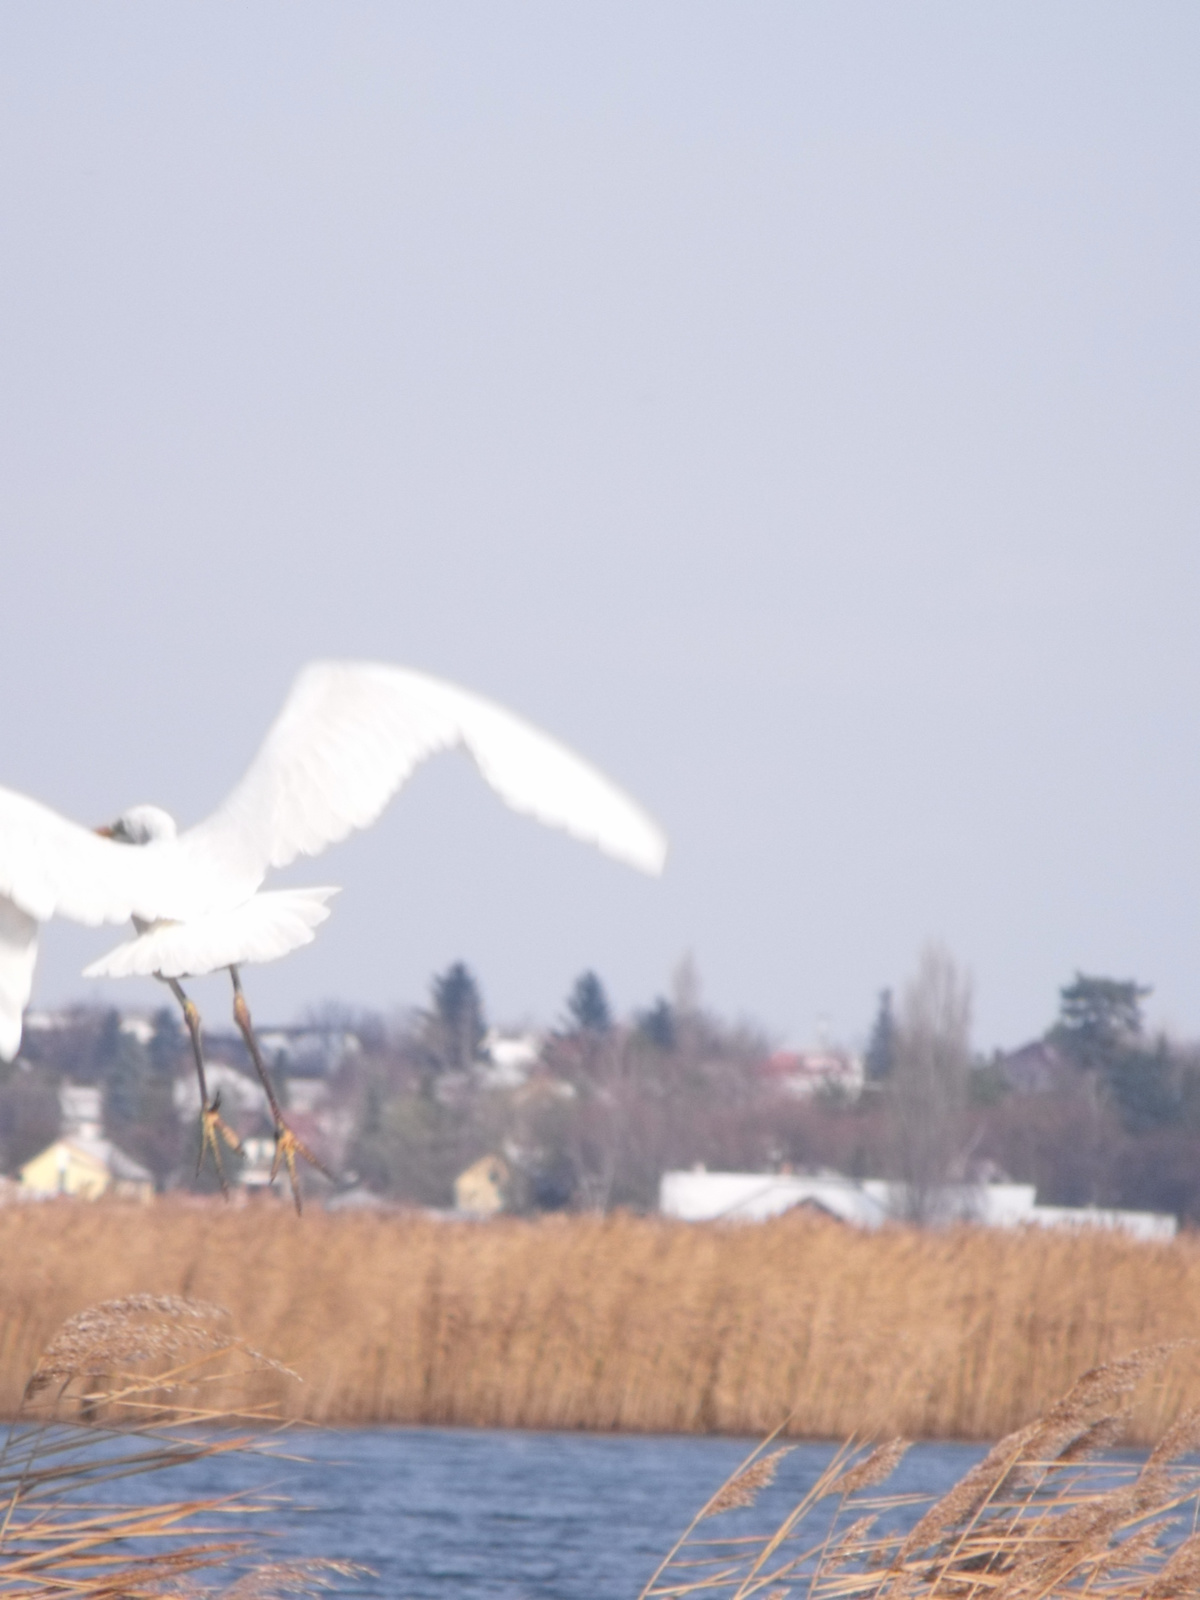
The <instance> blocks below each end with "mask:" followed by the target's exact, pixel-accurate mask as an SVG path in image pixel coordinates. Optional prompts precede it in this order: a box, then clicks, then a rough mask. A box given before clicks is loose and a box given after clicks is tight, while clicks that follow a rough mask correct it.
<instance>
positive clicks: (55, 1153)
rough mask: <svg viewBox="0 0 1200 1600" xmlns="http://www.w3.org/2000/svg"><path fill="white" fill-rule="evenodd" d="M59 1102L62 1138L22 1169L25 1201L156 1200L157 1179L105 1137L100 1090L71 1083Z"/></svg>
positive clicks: (20, 1189)
mask: <svg viewBox="0 0 1200 1600" xmlns="http://www.w3.org/2000/svg"><path fill="white" fill-rule="evenodd" d="M58 1103H59V1107H60V1110H61V1112H62V1133H61V1134H60V1135H59V1137H58V1138H57V1139H56V1140H55V1141H54V1143H53V1144H51V1145H47V1146H46V1148H45V1149H44V1150H42V1151H39V1152H38V1154H37V1155H36V1156H34V1157H33V1158H32V1160H30V1161H27V1162H26V1163H25V1165H24V1166H23V1167H22V1168H21V1171H20V1173H19V1175H18V1194H19V1197H20V1198H21V1199H22V1200H44V1199H48V1198H49V1197H50V1196H51V1195H59V1194H69V1195H75V1196H76V1197H77V1198H78V1199H80V1200H96V1199H98V1198H99V1197H100V1195H102V1194H112V1195H118V1196H119V1197H120V1198H122V1199H127V1200H151V1199H153V1198H154V1177H153V1174H152V1173H151V1172H149V1171H148V1170H147V1168H145V1167H144V1166H142V1164H141V1162H140V1161H135V1160H134V1159H133V1157H132V1156H127V1155H126V1154H125V1152H124V1151H123V1150H118V1149H117V1147H116V1145H115V1144H113V1142H112V1140H111V1139H106V1138H104V1136H103V1134H102V1133H101V1096H100V1090H99V1089H95V1088H91V1087H89V1086H88V1085H86V1084H77V1083H65V1084H63V1086H62V1088H61V1089H60V1090H59V1091H58Z"/></svg>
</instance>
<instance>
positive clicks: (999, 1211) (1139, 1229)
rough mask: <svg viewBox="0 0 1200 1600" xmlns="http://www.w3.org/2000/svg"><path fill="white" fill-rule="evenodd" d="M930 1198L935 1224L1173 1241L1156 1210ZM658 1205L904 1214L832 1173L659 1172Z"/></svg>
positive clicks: (1008, 1187)
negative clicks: (1102, 1232)
mask: <svg viewBox="0 0 1200 1600" xmlns="http://www.w3.org/2000/svg"><path fill="white" fill-rule="evenodd" d="M938 1199H939V1206H938V1210H939V1214H940V1220H942V1221H944V1222H975V1223H979V1224H980V1225H981V1226H983V1227H986V1228H1016V1227H1021V1226H1023V1225H1029V1226H1033V1227H1041V1228H1109V1229H1113V1230H1115V1231H1117V1232H1121V1233H1127V1234H1131V1235H1132V1236H1133V1237H1134V1238H1136V1239H1147V1240H1162V1239H1173V1238H1174V1237H1175V1233H1176V1229H1177V1223H1176V1220H1175V1218H1174V1217H1173V1216H1168V1215H1166V1214H1164V1213H1162V1212H1157V1211H1117V1210H1109V1209H1101V1208H1099V1207H1093V1206H1040V1205H1038V1204H1037V1190H1036V1189H1035V1188H1034V1186H1033V1184H1031V1183H983V1184H965V1183H964V1184H947V1185H946V1187H945V1188H944V1189H942V1190H941V1191H940V1194H939V1196H938ZM658 1203H659V1210H660V1211H661V1212H662V1214H663V1215H664V1216H667V1217H676V1218H678V1219H679V1220H680V1221H682V1222H763V1221H765V1220H766V1219H767V1218H768V1217H777V1216H780V1215H782V1213H783V1212H785V1211H791V1210H793V1209H794V1208H795V1207H796V1206H808V1207H812V1208H814V1209H816V1210H820V1211H824V1212H826V1213H827V1214H828V1215H829V1216H831V1217H836V1218H838V1220H839V1221H841V1222H848V1223H851V1224H852V1225H853V1226H855V1227H858V1228H880V1227H882V1226H883V1225H884V1223H885V1222H894V1221H898V1220H901V1219H902V1218H903V1217H904V1215H905V1212H906V1206H905V1185H904V1184H902V1183H895V1182H892V1181H890V1180H889V1179H887V1178H862V1179H856V1178H847V1177H845V1176H844V1175H843V1174H841V1173H838V1172H823V1173H817V1174H815V1175H813V1176H805V1175H802V1174H799V1173H785V1172H778V1173H773V1172H706V1171H705V1170H704V1169H703V1168H696V1169H693V1170H692V1171H691V1172H664V1173H663V1176H662V1180H661V1182H660V1184H659V1202H658Z"/></svg>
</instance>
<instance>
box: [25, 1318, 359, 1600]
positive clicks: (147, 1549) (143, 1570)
mask: <svg viewBox="0 0 1200 1600" xmlns="http://www.w3.org/2000/svg"><path fill="white" fill-rule="evenodd" d="M261 1371H270V1372H272V1373H274V1374H276V1375H277V1376H287V1374H286V1371H285V1369H283V1368H281V1367H280V1366H279V1363H278V1362H275V1361H272V1360H270V1359H269V1358H268V1357H266V1356H264V1355H262V1354H260V1353H259V1352H258V1351H256V1350H254V1349H252V1348H251V1347H250V1346H249V1345H247V1344H246V1343H245V1342H244V1341H243V1340H241V1339H239V1338H237V1337H235V1336H234V1335H233V1334H232V1332H231V1331H230V1329H229V1319H228V1317H227V1315H226V1313H225V1312H224V1311H222V1310H221V1309H220V1308H219V1307H216V1306H212V1305H208V1304H205V1303H203V1302H196V1301H184V1300H181V1299H179V1298H177V1297H173V1296H162V1295H157V1296H156V1295H131V1296H128V1297H126V1298H125V1299H122V1300H114V1301H109V1302H107V1303H106V1304H103V1305H99V1306H95V1307H92V1308H91V1309H89V1310H87V1311H84V1312H82V1313H80V1314H79V1315H78V1316H75V1317H72V1318H70V1319H69V1320H68V1322H67V1323H66V1324H65V1326H64V1327H63V1328H61V1329H60V1331H59V1333H58V1335H57V1336H56V1337H55V1338H54V1340H53V1341H52V1342H51V1343H50V1345H49V1346H48V1348H47V1349H46V1350H45V1352H44V1353H43V1354H42V1356H41V1358H40V1360H39V1361H38V1363H37V1366H36V1367H35V1369H34V1371H33V1374H32V1376H31V1377H30V1378H29V1380H28V1382H27V1383H26V1385H25V1390H24V1394H23V1397H22V1404H21V1407H20V1410H19V1414H18V1417H17V1419H16V1422H15V1423H14V1425H13V1426H12V1427H10V1428H9V1429H8V1430H7V1433H6V1437H5V1440H4V1443H3V1445H2V1446H0V1594H4V1595H13V1596H20V1597H23V1600H57V1597H61V1596H64V1595H69V1596H75V1597H78V1600H118V1597H122V1600H141V1597H145V1600H152V1597H158V1600H168V1597H178V1600H217V1597H224V1600H276V1597H279V1600H282V1597H283V1596H285V1595H297V1596H304V1595H309V1596H315V1595H317V1594H319V1593H320V1592H321V1591H323V1590H326V1589H329V1588H331V1587H333V1586H334V1585H335V1584H336V1583H337V1582H338V1581H339V1580H340V1579H342V1578H349V1577H353V1576H356V1575H357V1573H358V1572H359V1571H360V1570H361V1569H358V1568H354V1567H351V1566H349V1565H347V1564H345V1563H337V1562H329V1561H264V1560H262V1559H261V1558H258V1559H256V1555H257V1548H256V1542H255V1540H254V1539H253V1538H251V1537H248V1536H247V1534H246V1533H245V1531H244V1529H245V1526H246V1521H247V1517H252V1516H253V1515H254V1514H255V1513H261V1512H264V1511H266V1510H268V1509H269V1508H268V1507H267V1506H266V1505H262V1504H256V1503H254V1502H252V1501H249V1500H247V1499H245V1498H244V1497H238V1496H224V1497H219V1498H211V1497H210V1498H205V1499H182V1500H181V1499H164V1498H163V1496H162V1489H161V1485H160V1478H161V1474H162V1473H164V1472H167V1471H169V1470H170V1469H171V1468H173V1467H180V1466H185V1465H188V1464H191V1463H194V1462H197V1461H203V1460H206V1459H210V1458H212V1457H216V1456H225V1455H229V1454H231V1453H234V1452H238V1451H248V1450H253V1451H260V1450H262V1449H263V1448H264V1447H265V1446H267V1445H269V1440H270V1434H269V1432H268V1433H267V1434H265V1435H264V1432H263V1429H264V1428H265V1427H267V1426H268V1425H269V1424H270V1422H271V1421H272V1419H271V1418H270V1416H269V1414H264V1412H263V1410H262V1408H261V1407H260V1406H257V1405H254V1404H250V1405H248V1406H246V1407H244V1408H240V1409H237V1410H233V1409H230V1407H229V1406H228V1405H227V1404H222V1403H220V1402H215V1401H214V1399H213V1395H214V1393H215V1391H216V1390H217V1389H221V1390H223V1391H225V1392H229V1391H230V1390H232V1389H236V1388H237V1387H238V1385H239V1384H240V1383H242V1382H243V1381H244V1380H245V1379H247V1378H249V1377H251V1376H252V1375H254V1374H255V1373H257V1372H261ZM247 1427H251V1428H253V1429H254V1432H249V1433H248V1432H246V1431H244V1430H245V1429H246V1428H247ZM235 1428H237V1429H240V1430H242V1431H233V1430H234V1429H235ZM130 1478H138V1479H143V1480H145V1481H146V1495H145V1498H144V1499H138V1500H135V1501H132V1502H131V1501H130V1500H129V1499H128V1498H127V1497H126V1498H119V1499H116V1500H115V1501H114V1500H113V1499H112V1498H111V1496H112V1494H113V1486H114V1485H115V1484H116V1483H117V1482H119V1481H122V1480H127V1479H130ZM235 1530H236V1531H235Z"/></svg>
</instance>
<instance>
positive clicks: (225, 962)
mask: <svg viewBox="0 0 1200 1600" xmlns="http://www.w3.org/2000/svg"><path fill="white" fill-rule="evenodd" d="M337 893H338V890H337V889H273V890H265V891H263V892H262V893H261V894H256V895H254V896H253V898H252V899H250V900H247V901H246V902H245V903H244V904H243V905H240V906H234V907H233V909H232V910H229V911H208V912H205V914H204V915H203V916H199V917H194V918H193V919H192V920H191V921H190V922H155V923H152V924H151V925H150V927H148V928H147V929H146V931H145V932H144V933H140V934H138V935H137V937H136V938H134V939H126V940H125V942H124V943H123V944H119V945H117V946H116V948H115V949H112V950H110V951H109V952H108V953H107V955H103V956H101V957H100V959H99V960H98V961H93V962H92V964H91V966H89V967H85V968H84V971H83V975H84V977H85V978H153V977H157V976H158V975H159V974H160V973H161V975H162V976H163V977H164V978H202V977H203V976H204V974H205V973H206V972H217V971H219V970H220V969H221V968H222V967H231V966H240V965H242V964H243V963H244V962H250V961H277V960H278V959H279V957H280V956H286V955H288V954H289V953H290V952H291V951H292V950H298V949H299V948H300V946H301V945H305V944H311V943H312V940H313V936H314V933H315V930H316V929H317V928H318V927H320V925H321V923H322V922H324V921H325V918H326V917H327V916H328V915H329V907H328V905H327V904H326V901H328V900H330V899H332V898H333V896H334V895H335V894H337Z"/></svg>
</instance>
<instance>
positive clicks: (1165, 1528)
mask: <svg viewBox="0 0 1200 1600" xmlns="http://www.w3.org/2000/svg"><path fill="white" fill-rule="evenodd" d="M1174 1353H1176V1352H1175V1351H1173V1349H1172V1347H1171V1346H1170V1345H1162V1346H1158V1347H1157V1348H1151V1349H1146V1350H1139V1351H1135V1352H1133V1353H1132V1354H1131V1355H1128V1356H1125V1357H1122V1358H1120V1359H1118V1360H1116V1361H1113V1362H1110V1363H1107V1364H1105V1365H1104V1366H1101V1367H1098V1368H1095V1369H1093V1370H1092V1371H1091V1372H1088V1373H1085V1374H1084V1376H1083V1377H1082V1378H1080V1379H1079V1381H1078V1382H1077V1383H1076V1384H1074V1385H1073V1387H1072V1388H1071V1390H1070V1391H1069V1392H1068V1393H1067V1394H1066V1395H1065V1396H1064V1397H1063V1398H1062V1399H1061V1400H1059V1401H1058V1402H1057V1403H1056V1404H1054V1405H1052V1406H1050V1407H1049V1408H1048V1409H1047V1410H1046V1411H1045V1412H1044V1414H1043V1415H1042V1416H1040V1417H1038V1418H1037V1419H1036V1420H1034V1421H1033V1422H1031V1423H1029V1424H1028V1425H1027V1426H1026V1427H1024V1428H1022V1429H1019V1430H1017V1431H1016V1432H1014V1433H1012V1434H1010V1435H1008V1436H1007V1437H1006V1438H1004V1439H1002V1440H1001V1441H1000V1442H999V1444H997V1445H996V1446H995V1447H994V1448H993V1449H992V1450H991V1451H990V1452H989V1453H988V1455H987V1456H986V1457H985V1459H984V1460H983V1461H981V1462H980V1463H979V1464H978V1465H977V1466H975V1467H973V1468H971V1470H970V1471H969V1472H967V1473H966V1474H965V1476H964V1477H963V1478H961V1479H960V1481H959V1482H958V1483H957V1484H955V1485H954V1487H953V1488H952V1489H950V1490H949V1492H948V1493H946V1494H945V1495H943V1496H942V1497H941V1499H939V1500H937V1501H936V1502H934V1503H932V1504H928V1503H926V1502H922V1501H921V1500H919V1499H917V1498H916V1497H914V1496H907V1497H906V1496H898V1495H891V1496H883V1495H880V1494H878V1493H877V1492H874V1491H876V1490H877V1489H878V1487H879V1486H880V1485H882V1484H883V1483H885V1482H886V1480H887V1479H888V1478H890V1477H891V1475H892V1474H893V1472H894V1471H895V1469H896V1467H897V1466H898V1465H899V1462H900V1461H901V1459H902V1457H903V1455H904V1451H905V1448H906V1446H905V1444H904V1442H903V1441H902V1440H899V1439H896V1440H893V1441H891V1442H890V1443H888V1444H883V1445H880V1446H877V1447H876V1448H875V1449H874V1450H862V1449H856V1448H855V1446H854V1444H853V1443H850V1444H848V1445H845V1446H843V1447H842V1449H840V1450H838V1451H837V1452H836V1453H835V1455H834V1457H833V1459H832V1460H831V1461H830V1463H829V1465H828V1466H827V1467H826V1468H825V1470H824V1471H823V1472H822V1473H821V1474H820V1476H819V1477H818V1479H817V1481H816V1482H815V1483H814V1484H813V1485H812V1486H811V1487H810V1488H809V1489H808V1490H807V1491H806V1492H805V1493H804V1494H803V1495H802V1496H801V1497H800V1499H799V1500H798V1501H797V1502H796V1503H795V1504H794V1505H792V1506H791V1508H790V1509H789V1510H788V1512H787V1514H786V1515H785V1516H784V1518H783V1520H782V1521H780V1522H778V1523H777V1524H776V1523H768V1525H767V1528H766V1530H765V1531H758V1530H757V1529H754V1528H752V1529H751V1530H750V1531H747V1530H746V1518H745V1517H743V1518H742V1519H741V1523H740V1525H739V1526H737V1528H736V1529H735V1530H731V1532H730V1533H729V1534H727V1535H724V1536H723V1535H722V1533H721V1532H720V1531H714V1530H713V1529H712V1527H711V1524H710V1519H711V1518H713V1517H716V1516H719V1515H721V1514H722V1513H728V1512H731V1511H737V1510H739V1509H741V1510H745V1509H746V1508H749V1507H752V1506H753V1505H754V1503H755V1501H756V1499H757V1498H758V1496H759V1494H760V1493H761V1491H762V1490H763V1489H764V1488H765V1487H766V1485H767V1484H768V1483H770V1482H771V1480H772V1479H773V1478H774V1476H775V1474H776V1472H777V1471H778V1470H779V1469H780V1468H781V1467H782V1466H783V1465H784V1462H785V1458H786V1456H787V1454H788V1451H787V1449H786V1448H782V1449H772V1448H771V1445H772V1443H773V1441H771V1440H768V1441H767V1443H766V1444H765V1445H763V1446H760V1447H759V1449H758V1450H756V1451H755V1452H754V1453H753V1454H752V1455H751V1456H750V1457H749V1458H748V1459H747V1460H746V1461H745V1462H743V1464H742V1466H741V1467H740V1468H739V1470H738V1471H737V1472H736V1473H735V1474H734V1475H733V1476H732V1477H731V1478H730V1479H729V1480H728V1481H727V1482H726V1483H725V1484H723V1485H722V1486H721V1488H720V1489H718V1491H717V1492H716V1494H714V1495H713V1496H712V1498H711V1499H710V1500H709V1501H708V1503H707V1504H706V1505H705V1506H703V1507H702V1508H701V1509H700V1511H699V1512H698V1513H697V1515H696V1516H695V1518H693V1520H692V1522H691V1524H690V1526H689V1527H688V1528H687V1529H686V1530H685V1532H684V1533H683V1535H682V1536H681V1537H680V1539H679V1540H678V1541H677V1542H676V1544H675V1545H674V1546H673V1547H672V1549H671V1550H670V1552H669V1553H668V1554H667V1556H666V1557H665V1558H664V1560H663V1562H662V1563H661V1565H660V1566H659V1568H658V1569H657V1571H656V1572H655V1573H654V1574H653V1576H652V1577H651V1579H650V1581H649V1582H648V1583H647V1584H646V1586H645V1587H644V1588H643V1590H642V1592H641V1594H640V1596H639V1597H638V1600H709V1597H712V1600H751V1597H763V1600H786V1597H795V1600H801V1597H806V1600H856V1597H859V1600H934V1597H941V1600H1067V1597H1069V1596H1085V1595H1086V1596H1089V1597H1091V1600H1173V1597H1179V1600H1182V1597H1184V1596H1191V1597H1194V1596H1195V1595H1197V1594H1198V1593H1200V1532H1197V1526H1198V1523H1200V1468H1198V1467H1197V1466H1196V1465H1195V1463H1194V1461H1193V1462H1192V1463H1191V1464H1188V1463H1186V1462H1183V1461H1181V1457H1184V1456H1185V1455H1186V1454H1187V1453H1188V1452H1190V1451H1194V1450H1195V1449H1196V1446H1197V1443H1198V1442H1200V1411H1193V1412H1190V1413H1188V1414H1187V1415H1185V1416H1183V1417H1181V1418H1180V1419H1179V1421H1178V1422H1177V1423H1176V1425H1175V1426H1174V1427H1173V1428H1172V1429H1170V1430H1169V1431H1168V1432H1167V1434H1166V1435H1165V1436H1164V1437H1163V1438H1162V1439H1161V1440H1160V1442H1159V1444H1158V1445H1157V1447H1156V1448H1155V1449H1154V1451H1153V1452H1152V1453H1151V1455H1150V1456H1149V1458H1148V1459H1147V1460H1145V1461H1144V1462H1141V1463H1133V1462H1130V1461H1128V1460H1120V1459H1114V1458H1113V1457H1112V1456H1111V1455H1107V1454H1106V1453H1105V1452H1106V1450H1107V1448H1108V1446H1109V1445H1111V1444H1112V1442H1113V1440H1114V1439H1115V1438H1117V1437H1119V1436H1120V1434H1121V1433H1122V1431H1123V1429H1124V1427H1125V1425H1126V1422H1127V1420H1128V1416H1129V1397H1130V1395H1131V1393H1132V1391H1134V1389H1135V1388H1136V1387H1137V1386H1138V1384H1139V1383H1140V1382H1142V1380H1144V1379H1145V1378H1146V1376H1147V1375H1148V1374H1154V1373H1156V1372H1161V1370H1162V1369H1163V1367H1164V1366H1165V1364H1166V1363H1167V1362H1168V1360H1169V1358H1170V1357H1171V1356H1172V1355H1173V1354H1174Z"/></svg>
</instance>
